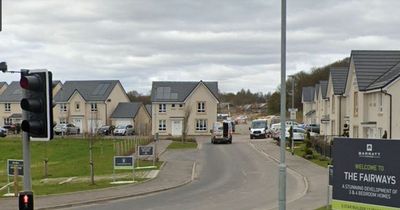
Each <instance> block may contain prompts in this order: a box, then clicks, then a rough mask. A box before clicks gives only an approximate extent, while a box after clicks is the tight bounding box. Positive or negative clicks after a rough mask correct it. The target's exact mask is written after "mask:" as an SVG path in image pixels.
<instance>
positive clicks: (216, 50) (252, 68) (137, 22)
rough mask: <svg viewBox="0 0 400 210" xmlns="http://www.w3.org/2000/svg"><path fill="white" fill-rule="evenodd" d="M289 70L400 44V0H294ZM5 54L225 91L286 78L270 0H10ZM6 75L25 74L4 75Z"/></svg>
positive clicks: (24, 64) (15, 65) (262, 87)
mask: <svg viewBox="0 0 400 210" xmlns="http://www.w3.org/2000/svg"><path fill="white" fill-rule="evenodd" d="M287 3H288V4H287V5H288V7H287V8H288V9H287V19H288V22H287V74H288V75H289V74H293V73H295V72H298V71H301V70H305V71H307V70H309V69H310V68H312V67H317V66H323V65H326V64H329V63H330V62H333V61H336V60H339V59H342V58H344V57H346V56H349V54H350V51H351V50H352V49H399V47H400V42H399V41H398V34H399V29H398V27H396V26H398V25H399V23H400V17H399V14H398V12H397V8H399V7H400V2H399V1H395V0H390V1H389V0H387V1H377V0H350V1H341V2H340V3H338V2H337V1H335V0H326V1H315V0H303V1H288V2H287ZM0 60H5V61H7V62H8V65H9V68H10V69H14V70H15V69H20V68H47V69H49V70H51V71H53V75H54V79H61V80H63V81H65V80H78V79H82V80H86V79H119V80H121V82H122V84H123V85H124V87H125V89H126V90H127V91H129V90H138V91H139V92H142V93H148V92H149V90H150V88H151V82H152V81H153V80H212V81H219V88H220V89H221V90H222V91H224V92H236V91H239V90H240V89H242V88H244V89H250V90H252V91H254V92H258V91H262V92H268V91H274V90H275V89H276V88H277V86H278V85H279V83H280V2H279V1H264V0H248V1H242V0H229V1H226V0H219V1H214V0H204V1H186V0H169V1H155V0H146V1H145V0H135V1H132V0H118V1H109V0H85V1H67V0H59V1H54V0H18V1H3V31H2V32H0ZM1 80H4V81H7V82H10V81H12V80H18V75H16V74H2V75H1Z"/></svg>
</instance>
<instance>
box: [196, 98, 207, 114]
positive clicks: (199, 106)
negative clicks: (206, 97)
mask: <svg viewBox="0 0 400 210" xmlns="http://www.w3.org/2000/svg"><path fill="white" fill-rule="evenodd" d="M197 112H200V113H204V112H206V102H205V101H199V102H197Z"/></svg>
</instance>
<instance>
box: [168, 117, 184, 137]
mask: <svg viewBox="0 0 400 210" xmlns="http://www.w3.org/2000/svg"><path fill="white" fill-rule="evenodd" d="M171 124H172V135H173V136H181V135H182V120H171Z"/></svg>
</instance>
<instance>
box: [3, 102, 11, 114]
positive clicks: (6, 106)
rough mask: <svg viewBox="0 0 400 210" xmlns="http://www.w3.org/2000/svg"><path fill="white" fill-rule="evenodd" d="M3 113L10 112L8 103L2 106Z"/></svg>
mask: <svg viewBox="0 0 400 210" xmlns="http://www.w3.org/2000/svg"><path fill="white" fill-rule="evenodd" d="M4 111H6V112H11V104H10V103H5V104H4Z"/></svg>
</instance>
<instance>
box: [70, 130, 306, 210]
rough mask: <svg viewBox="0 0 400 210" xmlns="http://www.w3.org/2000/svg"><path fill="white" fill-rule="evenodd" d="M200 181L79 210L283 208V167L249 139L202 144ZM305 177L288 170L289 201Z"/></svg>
mask: <svg viewBox="0 0 400 210" xmlns="http://www.w3.org/2000/svg"><path fill="white" fill-rule="evenodd" d="M199 143H200V144H201V146H200V149H199V150H198V151H197V152H196V154H195V155H193V153H189V154H191V155H192V156H191V157H186V158H193V159H196V162H197V166H198V167H197V174H196V179H195V180H194V181H193V182H192V183H190V184H188V185H185V186H183V187H180V188H176V189H173V190H170V191H166V192H161V193H156V194H152V195H147V196H142V197H134V198H129V199H123V200H115V201H108V202H103V203H97V204H91V205H88V206H80V207H75V208H70V209H80V210H91V209H96V210H110V209H115V210H117V209H118V210H123V209H127V210H128V209H129V210H132V209H140V210H145V209H147V210H158V209H159V210H161V209H162V210H177V209H182V210H183V209H184V210H192V209H201V210H204V209H206V210H213V209H218V210H221V209H230V210H235V209H238V210H250V209H263V210H265V209H276V207H277V206H278V165H277V163H276V162H274V161H272V160H271V159H269V158H267V157H266V156H264V155H263V154H261V153H259V152H258V151H256V150H255V149H254V148H253V147H252V146H251V145H250V143H249V137H248V135H241V136H234V139H233V144H218V145H213V144H211V143H210V141H209V139H208V138H207V139H201V140H200V141H199ZM304 190H305V183H304V181H303V178H302V177H301V176H300V175H298V174H295V173H291V172H290V171H288V174H287V200H288V201H292V200H296V199H297V198H299V197H301V196H302V195H303V193H304Z"/></svg>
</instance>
